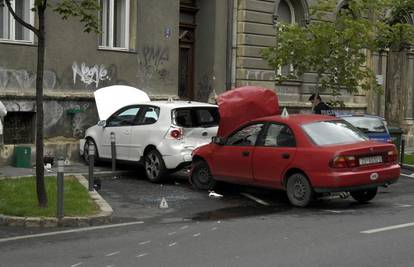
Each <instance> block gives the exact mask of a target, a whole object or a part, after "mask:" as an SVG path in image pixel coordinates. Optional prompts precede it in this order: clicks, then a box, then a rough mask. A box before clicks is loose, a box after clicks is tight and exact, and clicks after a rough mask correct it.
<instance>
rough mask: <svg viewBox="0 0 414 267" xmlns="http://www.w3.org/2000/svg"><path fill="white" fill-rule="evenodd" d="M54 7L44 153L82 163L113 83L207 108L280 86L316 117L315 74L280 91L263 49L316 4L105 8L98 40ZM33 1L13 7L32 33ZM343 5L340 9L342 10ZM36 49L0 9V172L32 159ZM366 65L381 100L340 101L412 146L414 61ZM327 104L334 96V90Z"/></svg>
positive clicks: (273, 1)
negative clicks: (100, 95)
mask: <svg viewBox="0 0 414 267" xmlns="http://www.w3.org/2000/svg"><path fill="white" fill-rule="evenodd" d="M56 1H58V0H53V1H50V2H51V4H52V8H49V9H48V11H47V14H46V15H47V17H46V27H47V28H46V40H47V41H46V58H45V74H44V97H45V103H44V107H45V108H44V109H45V118H44V122H45V128H44V131H45V145H46V147H45V152H46V154H50V155H53V156H64V157H65V158H68V159H71V160H76V159H78V140H79V138H81V137H82V136H83V134H84V131H85V130H86V129H87V128H88V127H90V126H91V125H93V124H95V123H96V122H97V121H98V116H97V112H96V107H95V103H94V98H93V92H94V91H95V90H97V89H99V88H101V87H105V86H109V85H115V84H123V85H129V86H134V87H137V88H140V89H142V90H144V91H145V92H147V93H148V94H149V95H150V97H151V98H152V99H167V98H170V97H173V98H177V99H178V98H180V99H188V100H199V101H206V102H207V101H212V100H213V99H214V96H215V94H219V93H221V92H223V91H225V90H228V89H230V88H233V87H238V86H243V85H259V86H265V87H269V88H274V90H275V91H276V92H277V93H278V95H279V100H280V105H281V106H282V107H287V108H288V109H289V110H290V111H291V112H310V103H308V101H307V100H308V98H309V95H310V94H311V93H312V92H313V86H314V85H315V75H314V74H312V73H307V74H305V75H303V76H302V77H299V78H297V79H295V80H288V81H284V82H283V83H281V84H275V81H274V78H275V71H274V70H273V69H271V68H270V67H269V66H268V64H267V63H266V62H265V61H264V60H263V59H262V58H261V55H260V51H261V49H262V48H264V47H268V46H273V45H274V44H275V42H276V37H275V24H276V23H279V22H281V21H283V22H290V23H299V24H300V25H304V26H305V25H306V24H307V23H309V22H310V21H311V20H312V18H311V17H310V13H309V7H310V6H311V5H312V4H314V2H315V1H314V0H311V1H306V0H163V1H154V0H118V1H115V0H100V3H101V7H102V10H101V11H100V19H101V31H102V33H101V34H100V35H97V34H92V33H91V34H87V33H83V27H82V24H81V23H80V22H79V21H78V20H77V19H69V20H62V19H61V18H60V16H59V15H58V14H56V13H54V12H52V9H53V4H55V3H56ZM33 2H34V0H21V1H13V3H15V4H14V5H15V6H14V8H15V10H16V12H17V13H18V14H19V15H20V16H21V17H23V18H24V19H25V20H26V21H27V22H30V23H31V24H33V25H36V24H37V22H36V16H35V14H33V12H31V6H32V5H33ZM343 5H344V2H343V1H340V2H338V10H339V9H340V8H341V7H342V6H343ZM407 22H408V23H412V21H411V20H409V19H408V20H407ZM36 43H37V41H36V38H35V36H34V35H33V34H32V33H31V32H30V31H28V30H26V29H24V28H23V27H22V26H20V25H19V24H18V23H16V22H15V21H14V20H13V18H12V17H11V16H10V14H9V13H8V10H7V8H6V7H0V100H1V101H2V102H3V103H4V104H5V106H6V108H7V110H8V115H7V116H6V117H5V127H4V129H5V132H4V133H5V135H4V139H5V146H3V148H2V149H1V152H0V164H6V163H7V164H9V163H10V162H11V161H12V160H13V157H12V156H13V153H14V148H15V146H21V145H24V146H31V147H32V153H33V155H34V151H33V150H34V142H35V140H34V138H35V132H34V131H35V130H34V129H35V127H34V125H35V113H36V109H35V80H36V72H35V70H36V60H37V59H36V56H37V46H36ZM369 64H370V65H371V67H372V68H373V69H374V70H375V71H376V73H377V75H378V81H379V83H380V84H381V85H382V86H383V88H384V91H385V93H384V94H382V95H378V94H372V93H366V92H361V93H359V94H354V95H349V94H347V93H346V92H343V94H342V95H341V96H337V97H336V98H340V99H339V100H342V101H343V102H344V103H345V106H346V110H352V111H361V112H369V113H373V114H378V115H382V116H385V117H386V118H387V120H388V121H389V122H390V124H391V125H395V126H400V125H402V126H403V128H404V130H405V133H407V137H408V140H409V142H411V143H412V144H414V142H413V141H410V140H412V138H411V137H412V135H413V122H414V120H413V118H414V108H413V104H412V103H413V102H414V101H413V100H414V94H413V90H414V88H413V86H412V84H413V78H414V54H413V53H411V51H410V50H407V51H403V52H400V53H392V52H389V51H382V52H381V53H377V54H376V55H375V56H374V57H373V58H372V60H370V63H369ZM396 66H400V67H396ZM286 68H289V67H286ZM276 71H280V72H284V71H289V69H284V68H282V69H281V70H276ZM322 96H323V98H324V99H325V100H329V99H330V98H332V96H331V95H330V92H323V93H322Z"/></svg>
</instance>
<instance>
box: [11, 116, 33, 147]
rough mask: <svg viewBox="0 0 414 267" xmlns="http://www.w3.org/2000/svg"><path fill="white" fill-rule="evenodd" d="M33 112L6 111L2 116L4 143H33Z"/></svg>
mask: <svg viewBox="0 0 414 267" xmlns="http://www.w3.org/2000/svg"><path fill="white" fill-rule="evenodd" d="M34 129H35V113H34V112H8V113H7V115H6V117H4V143H5V144H7V145H11V144H33V143H34V140H35V138H34V136H35V130H34Z"/></svg>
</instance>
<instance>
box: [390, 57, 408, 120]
mask: <svg viewBox="0 0 414 267" xmlns="http://www.w3.org/2000/svg"><path fill="white" fill-rule="evenodd" d="M406 58H407V52H406V51H405V50H404V51H397V52H395V51H390V52H389V56H388V69H387V83H386V91H385V102H386V105H385V118H386V120H387V122H388V123H389V124H390V125H391V126H399V125H400V123H401V122H402V121H403V120H404V118H405V107H406V103H405V102H406V101H407V99H406V95H407V86H406V75H405V72H406V70H407V66H406Z"/></svg>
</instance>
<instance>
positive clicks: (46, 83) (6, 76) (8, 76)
mask: <svg viewBox="0 0 414 267" xmlns="http://www.w3.org/2000/svg"><path fill="white" fill-rule="evenodd" d="M56 80H57V79H56V74H55V73H54V72H53V71H50V70H45V71H44V73H43V88H44V89H45V90H52V89H55V87H56ZM35 87H36V74H35V73H32V72H30V71H28V70H24V69H9V68H4V67H1V66H0V89H20V90H26V89H31V88H35Z"/></svg>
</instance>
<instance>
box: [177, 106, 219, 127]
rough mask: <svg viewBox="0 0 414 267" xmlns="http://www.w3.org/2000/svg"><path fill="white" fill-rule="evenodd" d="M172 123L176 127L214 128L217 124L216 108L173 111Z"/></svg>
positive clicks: (217, 114)
mask: <svg viewBox="0 0 414 267" xmlns="http://www.w3.org/2000/svg"><path fill="white" fill-rule="evenodd" d="M173 123H174V124H175V125H177V126H181V127H186V128H194V127H215V126H218V123H219V113H218V109H217V107H191V108H190V107H186V108H177V109H175V110H173Z"/></svg>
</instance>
